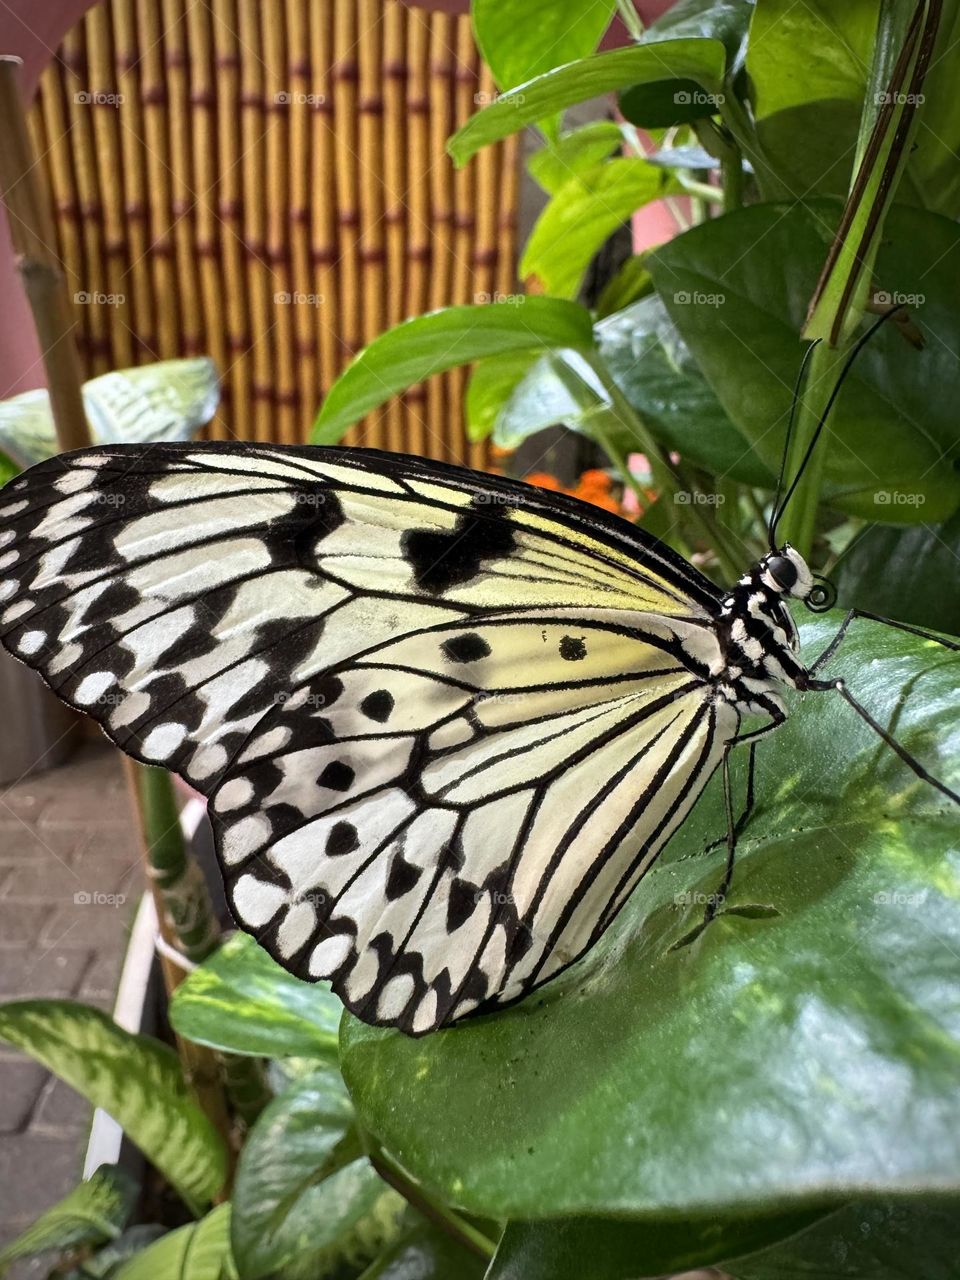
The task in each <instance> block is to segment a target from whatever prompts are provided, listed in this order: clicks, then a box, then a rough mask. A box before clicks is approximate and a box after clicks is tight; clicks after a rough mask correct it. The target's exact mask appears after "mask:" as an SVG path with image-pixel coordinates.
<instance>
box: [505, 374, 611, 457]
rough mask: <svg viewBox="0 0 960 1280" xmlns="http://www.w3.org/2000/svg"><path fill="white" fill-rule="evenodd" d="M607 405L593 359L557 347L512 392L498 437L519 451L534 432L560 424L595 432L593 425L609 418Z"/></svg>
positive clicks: (509, 447) (574, 429)
mask: <svg viewBox="0 0 960 1280" xmlns="http://www.w3.org/2000/svg"><path fill="white" fill-rule="evenodd" d="M607 407H608V401H607V400H606V398H605V397H604V396H603V395H602V388H600V387H599V384H598V383H597V379H596V377H595V375H594V374H593V373H592V371H591V369H590V366H589V365H588V364H587V362H586V361H585V360H583V359H582V358H581V356H580V355H579V354H578V353H577V352H576V351H551V352H549V353H548V354H547V355H545V356H540V358H539V359H538V360H537V361H536V363H535V364H533V365H531V366H530V369H529V370H528V371H527V373H526V374H524V376H523V377H522V378H520V379H519V381H518V382H517V384H516V386H515V387H514V388H513V390H512V391H511V393H510V395H509V397H508V398H507V400H506V402H505V403H504V405H503V406H502V408H501V409H500V412H499V413H498V414H497V418H496V422H495V424H494V431H493V440H494V443H495V444H497V445H499V446H500V448H502V449H515V448H516V447H517V446H518V445H519V444H520V443H521V442H522V441H523V440H525V439H526V438H527V437H528V436H531V435H534V434H536V432H538V431H542V430H543V429H544V428H545V427H552V426H560V425H563V426H566V427H569V428H570V429H571V430H572V431H581V432H583V434H584V435H592V430H591V423H592V422H593V420H594V419H596V418H597V417H601V418H604V419H606V417H607V414H606V410H607Z"/></svg>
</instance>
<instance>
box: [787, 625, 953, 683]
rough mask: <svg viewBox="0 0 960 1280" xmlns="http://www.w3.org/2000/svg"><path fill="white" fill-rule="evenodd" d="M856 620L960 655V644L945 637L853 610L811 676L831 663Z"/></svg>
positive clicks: (812, 666)
mask: <svg viewBox="0 0 960 1280" xmlns="http://www.w3.org/2000/svg"><path fill="white" fill-rule="evenodd" d="M856 618H866V619H867V621H868V622H882V623H883V625H884V626H885V627H892V628H893V629H894V631H905V632H906V633H907V634H908V635H911V636H919V637H920V638H921V640H935V641H936V642H937V644H941V645H943V647H944V648H945V649H950V650H952V651H953V652H954V653H960V643H957V642H956V641H954V640H945V639H944V637H943V636H938V635H936V634H935V632H933V631H926V630H925V629H924V628H923V627H914V626H911V625H910V624H909V623H907V622H895V621H894V620H893V619H892V618H884V617H881V615H880V614H879V613H870V612H869V611H868V610H867V609H851V610H849V612H848V613H847V616H846V617H845V618H844V620H843V622H841V624H840V629H839V630H838V631H837V634H836V635H835V636H834V637H833V639H832V640H831V641H830V643H829V644H828V645H827V647H826V648H825V649H824V651H823V653H821V655H820V657H819V658H817V659H816V661H815V662H814V663H813V664H812V665H811V666H810V667H809V668H808V671H809V672H810V675H812V676H815V675H816V674H817V672H818V671H819V670H820V668H821V667H823V666H825V665H826V663H828V662H829V661H830V659H831V658H832V657H833V655H834V654H835V653H836V651H837V650H838V649H839V647H840V645H841V643H842V642H843V638H844V636H845V635H846V634H847V628H848V627H849V626H850V623H851V622H853V621H854V619H856Z"/></svg>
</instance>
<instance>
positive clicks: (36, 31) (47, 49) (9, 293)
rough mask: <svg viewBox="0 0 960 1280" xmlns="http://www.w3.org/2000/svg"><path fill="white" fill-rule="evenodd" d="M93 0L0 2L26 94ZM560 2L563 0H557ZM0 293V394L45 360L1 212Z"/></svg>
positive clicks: (431, 2)
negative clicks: (0, 306)
mask: <svg viewBox="0 0 960 1280" xmlns="http://www.w3.org/2000/svg"><path fill="white" fill-rule="evenodd" d="M91 2H92V0H43V2H42V3H39V4H38V3H37V0H2V3H0V54H16V55H17V56H18V57H19V58H21V59H22V60H23V64H24V65H23V89H24V95H25V97H26V99H27V100H28V101H29V99H30V98H31V97H32V95H33V91H34V88H35V86H36V82H37V78H38V76H39V75H40V72H41V71H42V70H43V68H44V66H45V65H46V64H47V62H48V61H49V60H50V59H51V58H52V57H53V56H54V52H55V50H56V48H57V46H58V45H59V43H60V41H61V39H62V37H63V35H64V33H65V32H66V31H68V30H69V29H70V27H72V26H73V24H74V23H75V22H77V20H78V19H79V18H80V17H81V15H82V14H83V13H84V11H85V10H86V9H87V8H89V7H90V4H91ZM404 3H407V4H409V3H414V4H417V5H419V6H420V7H421V8H428V9H443V10H446V11H447V12H449V13H465V12H466V11H467V9H468V7H469V6H468V0H404ZM671 3H672V0H639V3H638V4H637V10H638V12H639V13H640V15H641V17H642V18H643V19H644V21H645V22H651V21H653V19H654V18H655V17H657V16H658V15H659V14H661V13H663V12H664V10H666V9H668V8H669V7H670V4H671ZM558 4H562V0H558ZM606 43H607V44H611V43H625V33H624V32H623V31H622V28H621V29H620V31H619V32H615V31H612V32H611V35H610V37H609V38H608V41H607V42H606ZM0 222H2V224H3V225H2V227H0V298H3V299H4V300H5V306H4V310H3V314H2V317H0V400H3V399H6V398H7V397H8V396H12V395H16V394H17V393H18V392H19V391H26V390H28V389H29V388H31V387H38V386H42V385H43V382H44V377H43V366H42V365H41V363H40V349H39V346H38V344H37V339H36V335H35V333H34V330H33V321H32V318H31V316H30V309H29V307H28V306H27V300H26V298H25V296H24V293H23V287H22V285H21V283H20V277H19V275H18V273H17V269H16V264H15V262H14V257H13V250H12V248H11V246H10V240H9V232H8V230H7V225H6V219H5V218H2V217H0ZM666 224H669V226H670V227H672V222H670V219H669V217H668V216H667V215H666V214H665V213H664V211H662V210H660V209H657V208H656V207H654V208H651V209H650V210H645V211H644V212H643V214H642V215H641V216H640V219H639V222H638V235H639V236H640V239H641V241H643V242H645V243H655V242H656V241H657V240H662V239H663V238H664V236H665V234H667V227H666Z"/></svg>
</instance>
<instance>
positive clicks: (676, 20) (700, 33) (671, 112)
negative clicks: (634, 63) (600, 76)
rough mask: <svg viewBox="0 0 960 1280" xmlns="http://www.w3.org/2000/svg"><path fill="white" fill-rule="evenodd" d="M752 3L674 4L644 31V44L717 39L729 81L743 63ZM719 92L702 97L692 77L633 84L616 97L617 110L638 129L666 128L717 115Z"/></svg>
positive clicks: (706, 0) (683, 0)
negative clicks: (637, 126)
mask: <svg viewBox="0 0 960 1280" xmlns="http://www.w3.org/2000/svg"><path fill="white" fill-rule="evenodd" d="M753 4H754V0H679V3H676V4H672V5H671V6H670V7H669V8H668V9H667V11H666V13H664V14H663V16H662V17H660V18H658V19H657V21H656V22H654V23H653V25H652V26H650V27H648V29H647V31H646V33H645V34H644V37H643V43H644V44H653V43H656V42H658V41H663V40H680V39H701V40H711V41H719V42H720V44H722V45H723V47H724V49H725V50H726V55H727V56H726V71H725V77H724V78H725V79H726V81H727V82H728V91H732V90H730V89H729V82H731V81H732V80H733V77H734V75H735V74H736V72H737V70H738V69H739V67H740V65H741V62H742V60H743V53H744V49H745V46H746V40H747V30H748V28H749V26H750V18H751V15H752V13H753ZM722 100H723V95H722V94H717V93H704V92H703V88H702V85H701V84H700V83H698V81H697V80H696V78H689V77H683V78H678V79H676V80H672V81H661V82H660V83H655V84H638V85H635V86H634V87H632V88H630V89H627V90H626V91H625V92H624V93H622V94H621V95H620V110H621V112H622V113H623V115H624V117H625V118H626V119H627V120H629V121H631V123H632V124H636V125H639V126H640V127H642V128H646V129H652V128H667V127H669V126H671V125H677V124H684V123H687V122H689V121H693V120H700V119H703V117H704V116H711V115H716V114H717V111H718V110H719V108H720V106H721V103H722Z"/></svg>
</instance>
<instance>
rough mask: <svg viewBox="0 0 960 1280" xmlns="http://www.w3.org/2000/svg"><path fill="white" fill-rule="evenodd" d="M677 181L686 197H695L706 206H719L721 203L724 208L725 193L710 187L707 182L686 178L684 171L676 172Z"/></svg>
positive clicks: (717, 188) (686, 174)
mask: <svg viewBox="0 0 960 1280" xmlns="http://www.w3.org/2000/svg"><path fill="white" fill-rule="evenodd" d="M677 181H678V182H679V183H680V185H681V187H683V189H684V191H686V192H687V194H688V195H691V196H695V197H696V198H697V199H698V200H703V201H705V202H706V203H707V204H720V202H721V201H723V204H724V207H726V191H725V190H723V191H722V190H721V189H720V188H719V187H712V186H711V185H710V183H709V182H698V181H697V179H696V178H691V177H689V176H688V173H687V171H686V169H678V170H677Z"/></svg>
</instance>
